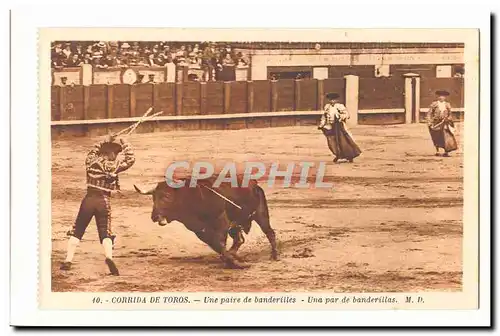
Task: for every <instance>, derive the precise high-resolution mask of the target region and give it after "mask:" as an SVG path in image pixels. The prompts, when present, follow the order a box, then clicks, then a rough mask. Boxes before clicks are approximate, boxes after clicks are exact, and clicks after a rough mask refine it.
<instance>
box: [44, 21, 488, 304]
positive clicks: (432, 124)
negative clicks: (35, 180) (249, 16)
mask: <svg viewBox="0 0 500 336" xmlns="http://www.w3.org/2000/svg"><path fill="white" fill-rule="evenodd" d="M479 36H480V35H479V30H478V29H378V30H373V29H370V30H369V29H295V30H291V29H289V30H286V29H268V30H263V29H174V28H169V29H167V28H133V29H132V28H127V29H118V28H40V29H39V31H38V60H39V61H38V66H39V114H38V116H39V119H38V123H39V126H38V127H39V187H38V192H39V196H38V198H39V232H38V234H39V237H38V239H39V247H38V253H39V256H38V258H39V279H38V302H39V308H40V309H41V310H59V311H66V310H67V311H71V310H80V311H88V310H90V311H96V310H99V311H115V312H118V311H122V310H128V311H130V310H134V311H141V310H149V311H152V310H153V311H154V310H163V311H173V310H176V311H178V310H192V311H196V310H206V311H209V310H233V311H234V310H289V311H290V310H294V311H297V310H301V311H318V310H335V311H341V310H428V309H433V310H454V309H461V310H464V309H468V310H474V309H478V308H479V305H480V303H479V293H478V292H479V273H478V272H479V271H478V270H479V240H478V237H479V227H480V222H479V208H478V200H479V182H478V174H479V161H478V158H479V152H478V146H479V121H480V105H479V94H478V92H479V91H478V90H479V83H480V82H479V79H480V77H479V69H480V67H479V65H480V59H479V50H480V49H479ZM481 225H482V223H481ZM485 225H486V223H485ZM481 266H482V265H481Z"/></svg>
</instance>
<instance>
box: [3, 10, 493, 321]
mask: <svg viewBox="0 0 500 336" xmlns="http://www.w3.org/2000/svg"><path fill="white" fill-rule="evenodd" d="M173 7H175V6H173ZM434 7H435V6H434ZM171 9H172V8H170V10H171ZM289 9H291V8H289ZM463 10H464V9H463V6H461V13H463ZM115 12H116V10H115ZM367 12H369V11H367ZM417 12H418V10H417ZM87 13H88V12H87ZM204 13H206V12H204ZM413 13H414V12H413ZM448 13H450V11H449V9H448ZM472 13H478V12H477V11H467V15H468V17H467V18H468V20H467V22H464V21H463V20H460V19H461V17H460V16H455V17H453V18H454V19H455V21H453V20H450V21H451V22H449V21H448V19H447V20H444V21H445V22H446V24H445V25H446V26H448V27H450V26H454V27H463V26H464V24H468V25H470V26H472V27H480V28H482V29H483V31H482V34H481V65H482V68H481V72H482V81H481V89H482V90H483V91H482V92H481V111H482V112H481V132H480V135H481V152H482V153H488V152H489V141H488V140H489V137H488V132H487V131H486V130H489V127H488V126H489V115H487V113H488V112H489V109H488V106H489V95H488V92H489V91H486V90H487V88H489V76H488V74H489V56H488V55H489V45H487V44H488V43H489V27H488V23H489V17H488V15H485V14H483V15H476V16H474V15H471V14H472ZM132 14H133V16H131V15H132ZM151 14H152V15H149V16H146V17H143V18H144V19H143V20H140V18H141V16H139V17H137V10H135V9H134V10H133V11H131V12H129V17H133V18H134V25H136V26H138V25H139V23H140V26H143V27H147V26H157V27H158V26H159V25H161V23H160V22H162V21H161V19H162V18H161V17H160V16H159V15H157V14H155V13H151ZM13 15H14V14H13ZM259 15H260V13H259ZM292 15H293V14H292ZM417 15H418V13H417V14H415V16H417ZM450 15H453V11H451V14H450ZM84 17H85V9H84V10H83V13H82V16H81V17H77V18H76V20H75V17H72V22H71V23H72V24H70V23H69V22H67V21H68V20H67V17H65V16H64V14H63V13H62V12H60V11H58V10H52V9H48V8H44V9H43V10H42V9H40V10H36V11H33V14H31V15H30V14H25V13H24V14H23V15H22V17H19V16H14V18H15V19H16V20H13V22H12V24H13V29H12V34H13V39H12V53H13V58H12V68H13V72H14V71H18V73H19V74H23V76H20V78H30V77H32V76H33V73H35V71H36V67H37V64H36V63H35V62H33V60H34V59H35V58H34V57H31V58H30V55H37V54H38V53H37V49H36V44H34V45H31V44H33V42H34V39H33V37H35V39H36V27H41V26H44V25H47V26H70V25H74V26H78V25H82V26H88V22H87V23H85V22H84V21H85V20H84V19H83V18H84ZM357 17H358V18H359V17H360V16H359V15H358V16H357ZM117 18H119V19H120V20H122V21H121V22H120V23H119V24H118V21H119V20H117ZM126 18H127V16H126V15H122V16H117V17H111V19H109V18H107V24H106V25H107V26H116V25H120V26H126V25H127V24H126V23H125V22H124V19H126ZM135 18H137V19H135ZM61 19H62V20H61ZM82 19H83V20H82ZM100 19H103V18H102V17H101V16H98V17H97V20H100ZM65 20H66V22H65ZM125 21H126V20H125ZM141 21H142V22H141ZM172 21H175V20H172ZM177 21H178V20H177ZM229 21H230V22H226V24H228V23H229V24H228V26H233V27H236V26H237V25H234V24H231V20H229ZM243 21H244V20H243ZM274 21H275V22H274V26H281V27H284V26H291V25H290V23H288V24H286V23H283V22H282V21H281V20H274ZM395 21H398V20H395ZM410 21H411V20H410V19H408V21H407V23H408V24H409V25H410V26H417V25H416V24H415V22H410ZM59 22H61V23H59ZM101 22H105V21H101ZM268 22H271V21H268ZM359 22H363V23H364V25H365V26H366V24H367V23H368V22H370V20H364V19H362V18H360V19H359V21H351V22H345V20H342V19H341V20H338V21H337V22H336V24H338V26H342V27H352V26H353V23H358V25H354V26H355V27H362V26H363V25H359ZM371 22H374V24H375V23H376V22H377V20H373V19H372V21H371ZM391 22H392V20H391ZM198 23H199V21H198ZM304 23H307V25H308V26H309V27H313V26H317V25H318V24H317V22H310V21H308V20H301V24H304ZM384 23H385V24H384V26H390V24H389V23H388V21H387V20H384ZM419 23H420V26H425V25H424V24H423V23H425V21H423V22H419ZM177 24H180V25H182V24H183V23H182V22H177ZM260 24H261V25H264V24H263V23H262V22H261V23H260ZM439 24H441V25H442V24H444V23H443V20H441V21H439V22H438V23H437V24H436V25H439ZM396 25H397V23H396ZM432 25H433V26H436V25H435V24H434V22H432ZM100 26H105V25H104V24H100ZM170 26H173V24H170ZM246 26H247V27H249V26H250V25H248V24H246ZM265 26H268V27H270V26H271V25H270V24H266V25H265ZM402 26H405V25H402ZM28 27H29V29H28ZM21 28H22V29H21ZM23 37H24V38H23ZM30 37H31V38H30ZM16 73H17V72H16ZM28 82H29V81H28ZM19 84H20V83H19V82H17V83H16V78H14V77H13V83H12V89H13V92H12V98H13V101H12V160H13V166H12V183H13V188H12V190H13V191H12V198H13V203H12V212H13V214H12V226H11V230H12V241H11V243H12V245H11V246H12V254H11V262H12V284H13V286H12V294H11V295H12V298H13V299H12V317H11V318H12V323H15V324H26V323H27V324H33V323H34V324H49V325H50V324H53V323H61V322H62V323H65V324H66V323H67V324H69V325H71V324H75V323H76V324H78V320H80V321H92V324H94V325H99V324H101V323H104V325H105V323H109V321H114V323H119V324H121V325H158V323H159V325H171V324H172V323H174V324H177V323H178V324H177V325H189V324H190V322H191V323H192V321H195V320H196V322H197V323H199V324H201V325H209V324H212V323H215V325H217V324H218V323H222V324H224V325H228V323H231V322H234V323H235V324H236V325H238V324H243V325H249V324H252V323H256V324H257V325H266V324H267V323H273V322H274V323H275V322H276V321H279V319H276V317H275V316H277V315H281V316H287V317H286V321H287V323H289V324H290V325H309V324H310V325H335V324H337V323H339V324H340V325H349V324H354V325H360V324H365V323H366V324H367V325H375V324H378V325H386V324H387V323H391V324H393V323H404V321H405V318H404V316H412V315H414V316H413V317H412V318H411V320H406V321H407V322H409V323H411V324H414V323H416V322H417V321H418V317H416V316H420V317H423V316H424V315H427V316H426V317H425V318H429V317H433V319H430V320H427V321H426V322H424V323H425V324H434V323H435V324H436V325H440V324H442V323H444V324H446V323H445V322H444V321H445V319H446V315H447V314H450V315H449V316H448V317H451V316H453V315H455V317H454V318H453V321H452V322H451V321H450V323H454V324H456V323H464V324H466V325H467V324H469V323H471V321H472V320H471V317H472V318H473V317H474V316H476V317H479V316H480V315H479V314H478V312H480V310H477V311H474V312H461V311H454V312H451V311H439V312H438V311H434V312H416V311H369V312H359V311H357V312H353V311H350V312H345V311H335V313H334V314H335V316H336V319H335V320H334V321H331V320H330V319H329V318H328V314H330V313H329V312H314V311H311V312H301V311H293V312H292V311H289V312H283V311H272V312H271V311H265V312H261V311H253V312H251V314H252V318H248V316H247V314H250V313H249V312H243V311H239V312H238V311H232V312H227V311H225V312H219V311H210V312H203V313H202V312H195V311H190V312H181V311H168V312H161V311H148V312H137V311H136V312H133V314H132V312H96V311H93V312H92V311H80V312H78V317H77V316H76V314H75V313H74V312H71V311H57V312H53V311H43V312H41V311H39V310H38V309H37V304H35V305H34V306H32V301H33V299H35V303H36V298H37V295H36V291H37V286H36V285H34V284H36V283H37V276H36V275H37V274H36V273H37V272H36V270H37V266H36V265H37V260H36V255H37V249H36V247H37V245H38V241H37V240H38V239H37V238H38V237H37V235H36V234H35V233H36V225H35V226H33V225H31V224H27V225H23V226H22V227H16V223H20V221H21V218H20V215H22V222H24V221H29V222H31V223H35V224H36V223H37V221H38V218H37V214H36V207H35V208H29V211H28V209H26V204H31V205H32V206H33V205H35V204H37V200H36V198H37V194H35V193H33V195H32V194H29V193H26V190H30V187H31V190H33V191H34V190H35V189H34V188H33V186H34V185H36V184H37V183H36V175H37V173H38V170H37V167H36V160H35V158H36V152H37V148H36V143H37V138H36V134H37V131H36V129H37V125H36V122H35V123H33V121H36V120H37V101H36V98H35V97H33V94H31V95H30V94H29V93H31V92H37V90H36V87H37V81H33V82H29V83H22V87H21V85H19ZM32 89H33V90H32ZM20 90H22V91H20ZM28 97H29V98H35V99H34V101H33V100H32V99H28ZM18 111H23V112H22V114H21V113H19V112H18ZM16 112H17V114H16ZM28 119H29V120H28ZM30 121H31V123H30ZM28 125H29V126H28ZM33 145H35V146H33ZM21 153H23V155H21ZM25 153H31V154H30V155H26V154H25ZM26 156H28V157H30V158H29V159H27V158H26ZM483 157H484V156H483ZM486 159H488V158H486ZM33 163H34V165H31V164H33ZM488 171H489V162H487V161H486V160H485V161H482V166H481V178H488V176H489V173H488ZM488 187H489V184H486V185H485V187H482V190H481V192H482V195H481V202H482V203H481V215H482V216H483V215H485V218H483V219H482V225H481V236H482V240H481V245H480V247H481V265H482V267H481V269H480V273H481V280H482V282H483V281H484V280H485V279H486V281H487V280H488V279H489V261H488V260H489V240H488V238H489V236H486V237H484V235H485V234H486V235H487V234H488V233H489V227H488V223H489V220H488V219H489V218H488V217H489V209H488V207H487V206H488V203H489V202H488V200H489V197H488V190H489V188H488ZM23 191H24V192H23ZM21 193H22V194H21ZM27 194H28V195H27ZM32 198H34V199H35V202H33V203H31V201H33V199H32ZM20 201H22V203H21V202H20ZM23 206H24V207H23ZM485 207H486V211H484V209H485ZM21 210H22V211H21ZM485 223H486V225H485ZM28 226H29V227H30V228H32V229H33V228H35V230H27V229H26V227H28ZM19 242H23V244H19ZM19 245H21V246H19ZM16 246H17V247H16ZM20 247H22V248H20ZM464 247H465V246H464ZM30 248H34V251H33V250H32V249H30ZM483 250H484V251H483ZM33 256H35V258H34V260H33ZM28 260H30V262H29V263H28ZM33 273H35V274H34V275H35V277H34V278H32V277H31V276H32V275H33ZM29 279H31V280H32V281H34V284H33V283H32V284H31V285H30V284H29V282H28V280H29ZM487 284H488V282H486V285H487ZM488 293H489V288H488V287H487V286H486V288H484V289H483V288H481V292H480V294H481V310H482V309H483V308H488V306H489V304H488V303H489V299H488V298H489V294H488ZM485 294H486V295H485ZM14 298H15V299H14ZM54 313H55V314H54ZM193 314H196V315H202V316H205V317H206V318H196V319H193V317H192V316H193ZM228 314H231V315H234V316H235V317H234V318H232V317H231V318H228ZM270 314H272V315H273V317H272V318H269V316H270ZM359 314H366V316H370V317H369V318H365V319H363V320H361V319H360V316H359ZM394 314H397V315H394ZM460 314H462V315H463V314H468V317H467V318H465V317H463V316H462V318H461V317H459V316H457V315H460ZM390 315H392V317H389V318H388V316H390ZM469 315H470V316H469ZM55 316H57V318H55ZM84 316H92V318H91V319H87V318H84ZM165 316H168V319H167V320H165ZM174 316H175V318H174ZM180 316H184V318H180ZM209 316H213V318H211V317H209ZM292 316H293V317H292ZM384 316H386V317H384ZM396 316H397V317H396ZM438 316H439V317H438ZM217 317H218V318H217ZM259 317H260V318H259ZM264 317H266V318H264ZM75 318H76V320H75ZM186 318H187V319H186ZM306 318H307V320H305V319H306ZM337 318H338V320H337ZM240 319H241V320H240ZM36 321H38V322H36ZM266 321H267V322H266ZM483 321H484V320H483ZM433 322H434V323H433ZM87 323H88V322H87ZM125 323H131V324H125Z"/></svg>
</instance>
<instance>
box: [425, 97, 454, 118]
mask: <svg viewBox="0 0 500 336" xmlns="http://www.w3.org/2000/svg"><path fill="white" fill-rule="evenodd" d="M447 118H451V105H450V103H448V102H440V101H437V100H436V101H434V102H432V104H431V106H430V107H429V111H428V112H427V122H429V123H436V122H440V121H441V120H443V119H447Z"/></svg>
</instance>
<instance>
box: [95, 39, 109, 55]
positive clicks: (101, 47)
mask: <svg viewBox="0 0 500 336" xmlns="http://www.w3.org/2000/svg"><path fill="white" fill-rule="evenodd" d="M97 51H100V52H101V54H102V55H106V54H107V53H108V48H107V45H106V43H105V42H103V41H100V42H99V43H97Z"/></svg>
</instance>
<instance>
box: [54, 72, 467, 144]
mask: <svg viewBox="0 0 500 336" xmlns="http://www.w3.org/2000/svg"><path fill="white" fill-rule="evenodd" d="M354 78H355V79H356V81H357V83H358V85H357V86H355V87H356V90H354V91H356V92H354V91H353V90H352V88H351V89H349V90H347V89H346V79H345V78H328V79H324V80H317V79H298V80H278V81H269V80H262V81H244V82H243V81H240V82H208V83H200V82H184V83H157V84H149V83H144V84H133V85H128V84H116V85H89V86H83V85H71V86H61V87H58V86H53V87H52V95H51V121H52V130H53V135H54V136H55V137H58V136H64V135H65V134H73V135H76V134H79V135H82V136H83V135H90V134H105V133H107V132H108V131H110V130H111V131H114V130H119V129H121V128H124V127H126V126H128V125H130V123H131V122H134V121H135V120H138V118H139V117H140V116H141V115H142V114H144V112H145V111H146V110H147V109H148V108H149V107H151V106H153V107H154V109H155V111H163V114H162V115H161V116H160V117H159V118H158V119H156V120H155V121H151V122H146V123H144V125H141V127H140V128H139V130H138V131H144V132H148V131H162V130H175V129H192V130H198V129H239V128H262V127H279V126H292V125H314V124H316V123H317V122H318V120H319V118H320V116H321V113H322V112H321V111H322V108H323V106H324V104H325V103H326V101H325V94H326V93H328V92H338V93H339V94H340V96H341V97H340V100H341V101H343V102H346V106H347V108H348V110H349V111H350V113H351V115H353V114H354V115H355V116H356V118H353V120H356V121H357V122H355V124H376V125H387V124H401V123H410V122H415V121H416V120H417V119H418V120H419V121H423V120H424V118H425V111H426V110H427V106H428V105H429V104H430V103H431V102H432V100H433V99H434V91H435V90H437V89H443V88H444V89H447V90H448V91H450V93H451V95H450V102H451V104H452V106H453V108H454V109H453V111H454V115H455V118H456V119H457V120H461V119H462V118H463V107H464V98H463V95H464V93H463V85H464V83H463V79H462V78H432V79H426V78H422V79H420V80H419V81H417V82H416V83H418V90H417V88H416V87H415V86H414V85H413V86H412V85H408V83H413V82H411V80H412V79H411V78H407V77H389V78H358V77H356V76H354ZM351 80H352V78H351ZM408 81H410V82H408ZM410 95H418V97H415V99H413V100H411V99H410V100H409V99H407V97H408V96H410ZM408 101H411V102H413V103H412V105H411V106H409V105H408ZM353 102H354V103H353ZM410 110H411V111H410ZM416 111H419V112H420V113H419V114H416V116H415V115H414V116H413V118H412V117H411V115H412V113H413V114H415V113H417V112H416ZM409 115H410V117H409Z"/></svg>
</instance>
